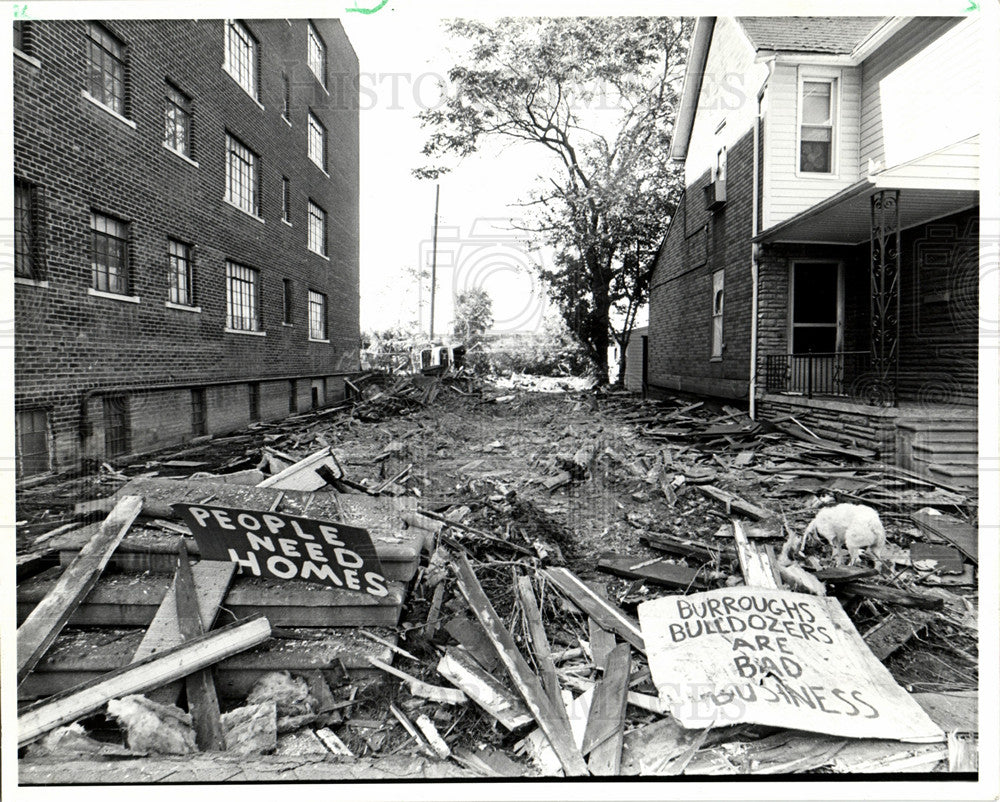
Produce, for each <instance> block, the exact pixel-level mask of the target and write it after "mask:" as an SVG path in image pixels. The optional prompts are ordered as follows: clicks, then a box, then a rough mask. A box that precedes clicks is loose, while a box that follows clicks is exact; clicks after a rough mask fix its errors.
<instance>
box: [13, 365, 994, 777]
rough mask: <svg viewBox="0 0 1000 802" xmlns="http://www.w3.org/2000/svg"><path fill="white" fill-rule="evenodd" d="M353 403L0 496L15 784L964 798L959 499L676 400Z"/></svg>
mask: <svg viewBox="0 0 1000 802" xmlns="http://www.w3.org/2000/svg"><path fill="white" fill-rule="evenodd" d="M351 389H352V396H353V398H352V399H351V400H350V401H349V402H346V403H345V404H343V405H341V406H339V407H337V408H333V409H329V410H321V411H317V412H313V413H310V414H306V415H299V416H296V417H294V418H289V419H286V420H284V421H281V422H277V423H266V424H265V423H258V424H253V425H251V426H250V427H249V428H248V429H247V430H246V431H244V432H239V433H233V434H230V435H224V436H217V437H214V438H211V439H207V438H206V439H204V440H203V441H201V442H196V443H194V444H188V445H186V446H184V447H176V448H173V449H170V450H165V451H163V452H162V453H160V454H157V455H154V456H144V457H140V458H136V459H134V460H132V461H129V462H128V463H127V464H126V463H116V464H115V465H109V464H104V465H103V466H101V468H100V470H99V471H97V472H96V473H94V474H92V475H87V476H82V477H75V478H74V477H62V478H60V479H54V480H50V481H47V482H45V483H40V484H35V485H34V486H31V487H24V488H22V489H21V490H20V491H19V498H18V558H17V564H18V591H17V593H18V623H19V629H18V682H19V688H18V700H19V716H18V727H19V744H20V747H21V750H20V765H19V769H20V782H21V783H25V784H48V783H121V782H219V781H223V780H232V781H251V780H268V781H290V780H304V779H310V780H338V779H345V780H357V779H408V780H415V779H421V778H423V779H440V778H488V777H492V778H497V777H510V778H520V777H540V776H584V775H597V776H605V777H607V776H618V775H622V776H629V775H631V776H635V775H641V776H671V775H673V776H677V775H743V774H769V775H786V774H795V773H808V772H821V773H830V774H857V773H924V772H959V773H963V774H966V775H968V773H970V772H973V773H974V772H976V771H977V767H978V753H977V730H978V725H977V704H976V698H977V696H976V693H977V688H978V653H977V641H978V619H977V589H976V582H977V570H978V566H977V560H978V553H977V548H976V543H977V538H976V526H977V520H976V509H977V507H976V495H975V492H974V491H972V490H969V489H967V488H961V487H954V486H949V485H946V484H941V483H939V482H937V481H934V480H929V479H925V478H921V477H918V476H915V475H912V474H910V473H908V472H906V471H903V470H901V469H899V468H896V467H894V466H891V465H885V464H882V463H880V462H878V461H877V460H876V458H875V456H876V455H875V454H874V453H872V452H870V451H867V450H864V449H860V448H856V447H851V446H845V445H844V444H842V443H834V442H831V441H828V440H824V439H821V438H819V437H816V436H815V435H814V434H813V433H812V432H810V431H809V430H808V429H806V428H805V427H803V426H802V425H801V424H799V423H798V422H797V421H796V420H795V419H794V418H789V419H786V420H782V421H777V422H776V423H775V424H773V425H772V424H764V423H762V422H756V421H752V420H750V419H749V418H748V417H747V415H746V413H745V412H742V411H740V410H738V409H735V408H732V407H728V406H719V405H717V404H712V403H709V402H704V401H697V400H694V399H687V398H684V399H682V398H676V399H669V400H665V401H657V402H654V401H644V400H641V399H639V398H638V397H636V396H634V395H630V394H627V393H620V392H608V391H604V390H593V389H584V388H582V387H581V386H580V383H579V382H574V381H573V380H566V381H559V380H545V381H542V380H530V379H522V380H509V381H506V382H501V383H498V384H488V383H485V382H482V381H480V380H477V379H475V378H472V377H469V376H463V375H461V374H460V375H459V376H458V377H444V378H426V377H396V376H384V375H377V374H373V375H368V376H364V377H361V378H359V379H358V380H356V381H355V382H352V388H351ZM835 503H840V504H851V505H861V506H863V507H867V508H870V509H871V510H874V511H875V513H877V518H878V521H879V522H880V523H881V526H882V527H883V528H884V535H885V537H884V544H883V543H878V544H876V543H875V542H874V540H873V541H872V542H870V543H868V542H865V543H861V544H860V545H859V546H858V547H859V548H863V553H862V555H861V556H860V557H859V558H855V555H854V554H848V553H847V550H846V548H845V547H850V545H851V542H852V541H851V539H850V537H848V538H846V542H845V538H844V536H843V534H842V535H841V537H840V539H839V541H838V538H837V537H836V536H835V535H831V534H826V533H824V532H821V531H820V532H817V533H815V534H812V535H810V536H807V535H806V533H807V529H808V528H809V524H810V523H811V522H812V521H813V520H814V518H816V516H817V514H818V512H819V510H820V509H823V508H829V507H830V506H832V505H833V504H835ZM192 507H194V508H195V509H206V510H209V509H218V510H228V511H230V512H232V513H233V518H234V519H236V516H237V515H238V514H239V512H238V511H250V512H252V513H256V516H253V515H252V516H251V517H249V518H246V519H242V522H241V525H242V526H243V527H244V528H246V529H248V530H249V529H251V527H258V528H259V527H261V526H262V524H261V520H263V517H266V516H264V514H265V513H270V514H272V522H273V525H274V526H275V527H279V526H286V525H287V527H288V528H287V529H284V530H282V532H281V535H284V534H285V533H286V532H289V531H292V530H293V529H294V530H295V531H296V532H298V533H300V540H299V541H297V542H296V544H291V545H288V544H286V545H280V544H281V540H280V536H281V535H277V534H276V536H275V538H274V541H273V542H269V545H264V541H263V540H262V538H260V537H258V538H257V540H253V539H250V541H249V542H250V543H251V544H255V545H253V546H252V547H249V548H251V550H255V553H256V555H257V556H253V559H254V560H255V562H253V565H251V564H250V556H252V555H251V553H250V551H248V552H246V553H243V552H240V553H239V554H238V555H236V552H235V551H233V552H232V554H233V555H236V556H232V555H231V559H230V561H227V560H226V559H218V555H216V554H212V553H210V549H211V546H210V545H209V546H207V547H206V543H208V541H207V540H206V537H203V536H199V533H198V532H194V533H192V531H191V530H192V520H195V521H196V520H198V519H197V518H195V519H192V518H189V517H185V515H184V514H183V509H182V508H184V509H190V508H192ZM854 509H855V510H856V507H855V508H854ZM221 514H222V513H220V515H221ZM247 514H249V513H247ZM206 518H207V514H206ZM225 520H227V521H228V520H229V519H225ZM249 521H253V523H252V524H251V523H249ZM293 521H294V522H298V525H299V527H302V528H295V526H294V525H293ZM310 521H314V522H333V524H334V525H336V524H339V525H340V527H339V528H338V530H337V532H338V537H341V538H342V540H338V541H336V542H337V543H340V544H341V545H340V549H341V554H340V557H339V558H338V559H341V562H340V566H341V568H343V570H342V571H339V569H338V571H339V573H337V572H334V571H333V570H329V571H325V572H323V571H320V570H319V569H317V568H316V565H321V564H325V563H323V559H325V558H321V557H320V556H319V551H315V555H316V560H317V563H316V565H314V567H313V569H312V570H313V571H314V574H315V575H314V576H312V577H309V576H308V574H307V572H306V569H304V568H302V566H304V565H305V564H306V563H305V562H303V561H302V559H301V558H302V555H303V554H305V553H307V549H305V548H303V546H302V544H303V542H304V541H302V540H301V538H305V539H306V540H307V541H310V542H313V537H312V536H311V535H309V534H308V524H309V522H310ZM355 530H357V531H358V532H364V533H366V534H365V535H364V537H362V536H361V535H358V537H359V538H360V540H358V541H357V542H360V543H363V542H366V541H365V538H370V543H371V546H372V547H373V550H374V553H373V554H372V555H367V556H366V554H365V553H364V550H363V548H362V546H357V545H354V543H355V542H354V541H350V540H349V538H351V537H354V533H355ZM253 531H257V529H256V528H255V529H254V530H253ZM261 531H264V530H261ZM277 531H278V530H277V528H276V529H275V530H274V532H276V533H277ZM316 537H317V538H318V537H319V536H318V535H317V536H316ZM828 538H829V539H828ZM329 542H330V543H331V544H332V543H333V541H332V540H331V541H329ZM344 542H347V545H346V546H345V545H344ZM288 543H291V541H288ZM276 544H279V545H276ZM855 545H858V544H857V542H856V541H855ZM279 548H280V549H284V551H283V552H281V551H279ZM206 549H208V551H206ZM352 549H353V551H352ZM347 552H350V554H351V555H353V557H352V556H348V557H347V558H343V555H344V554H346V553H347ZM876 552H877V553H876ZM308 553H309V554H313V552H312V551H308ZM272 554H273V555H276V556H278V557H280V558H281V559H280V560H279V561H277V562H275V561H273V560H271V559H270V557H269V555H272ZM324 554H325V552H324ZM331 554H332V552H331ZM258 557H259V559H258ZM354 557H356V558H357V562H356V565H357V566H362V565H364V567H365V568H371V567H372V566H376V567H377V568H378V571H371V572H370V573H373V574H375V575H377V576H378V577H380V578H381V579H382V580H384V581H383V582H382V583H381V584H380V583H378V582H375V581H373V582H372V583H371V584H369V585H368V586H367V588H366V587H365V586H363V585H362V584H360V582H361V580H356V582H355V581H352V579H347V578H345V577H352V578H356V575H358V574H363V573H364V568H361V567H357V568H356V570H355V569H352V568H351V567H350V566H352V565H355V563H353V562H350V560H353V559H354ZM237 558H240V559H242V562H241V563H240V564H241V565H242V566H243V567H242V569H241V570H240V571H237V570H236V569H237V565H236V563H235V562H233V561H231V560H235V559H237ZM265 558H267V559H265ZM849 558H850V559H849ZM330 559H331V560H333V557H330ZM331 564H332V563H331ZM289 565H291V566H293V568H294V570H293V568H289V567H288V566H289ZM254 566H256V569H255V568H254ZM300 568H302V570H301V571H300V570H299V569H300ZM352 570H355V573H354V574H351V573H349V572H350V571H352ZM255 572H256V573H258V574H259V575H253V574H254V573H255ZM296 572H298V573H297V574H296V575H294V576H293V573H296ZM303 575H306V579H303ZM321 575H322V576H321ZM320 578H323V579H324V580H325V581H317V580H318V579H320ZM338 583H339V585H338ZM381 591H384V593H383V592H381Z"/></svg>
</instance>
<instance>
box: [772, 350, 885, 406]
mask: <svg viewBox="0 0 1000 802" xmlns="http://www.w3.org/2000/svg"><path fill="white" fill-rule="evenodd" d="M871 361H872V360H871V353H870V352H868V351H837V352H833V353H818V354H772V355H769V356H768V357H767V361H766V364H765V373H764V388H765V389H766V390H767V391H768V392H772V393H800V394H802V395H804V396H806V397H807V398H812V397H813V396H814V395H835V396H838V395H839V396H850V395H854V394H855V393H856V392H857V389H858V388H857V383H858V382H859V380H860V381H863V379H864V377H865V376H866V375H868V374H869V371H870V370H871Z"/></svg>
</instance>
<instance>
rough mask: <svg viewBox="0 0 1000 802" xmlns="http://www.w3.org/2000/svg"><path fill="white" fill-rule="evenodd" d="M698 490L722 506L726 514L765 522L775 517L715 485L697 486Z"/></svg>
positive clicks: (769, 511) (769, 512)
mask: <svg viewBox="0 0 1000 802" xmlns="http://www.w3.org/2000/svg"><path fill="white" fill-rule="evenodd" d="M698 489H699V490H701V492H702V493H704V494H705V495H706V496H708V497H709V498H713V499H715V500H716V501H719V502H721V503H722V504H724V505H725V507H726V514H729V512H730V511H736V512H738V513H740V514H741V515H745V516H747V517H748V518H753V519H754V520H755V521H766V520H768V519H769V518H773V517H775V513H773V512H771V510H766V509H764V508H763V507H758V506H757V505H756V504H751V503H750V502H749V501H746V500H745V499H742V498H740V497H739V496H737V495H736V494H735V493H730V492H729V491H728V490H723V489H722V488H719V487H716V486H715V485H698Z"/></svg>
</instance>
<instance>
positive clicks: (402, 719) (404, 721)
mask: <svg viewBox="0 0 1000 802" xmlns="http://www.w3.org/2000/svg"><path fill="white" fill-rule="evenodd" d="M389 712H390V713H392V715H393V716H395V718H396V721H398V722H399V723H400V724H401V725H402V726H403V729H404V730H406V732H407V734H408V735H409V736H410V738H412V739H413V742H414V743H415V744H416V745H417V748H418V749H419V750H420V751H421V752H423V753H424V754H425V755H427V756H428V757H435V754H434V750H433V749H431V747H430V745H429V744H428V743H427V741H425V740H424V739H423V736H421V735H420V732H419V731H418V730H417V728H416V727H414V726H413V722H412V721H410V720H409V719H408V718H407V717H406V714H405V713H403V711H402V710H400V709H399V708H398V707H396V705H394V704H390V705H389Z"/></svg>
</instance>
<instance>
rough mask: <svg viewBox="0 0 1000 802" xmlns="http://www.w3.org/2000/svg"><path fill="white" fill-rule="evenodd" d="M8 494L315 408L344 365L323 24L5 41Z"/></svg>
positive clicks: (338, 147)
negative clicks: (11, 391) (12, 485)
mask: <svg viewBox="0 0 1000 802" xmlns="http://www.w3.org/2000/svg"><path fill="white" fill-rule="evenodd" d="M14 39H15V41H14V44H15V50H14V59H13V62H14V66H13V69H14V195H15V198H14V200H15V203H14V208H15V240H14V244H15V277H14V287H15V299H14V300H15V327H16V337H15V340H16V342H15V386H16V389H15V412H16V439H17V470H18V474H19V477H20V478H24V477H27V476H31V475H35V474H40V473H45V472H47V471H61V470H65V469H69V468H73V467H75V466H78V465H79V464H80V463H81V460H82V459H94V458H96V459H110V458H113V457H116V456H120V455H125V454H132V453H141V452H144V451H149V450H152V449H156V448H159V447H161V446H164V445H168V444H171V443H176V442H181V441H183V440H185V439H187V438H191V437H193V436H197V435H204V434H213V433H217V432H224V431H227V430H232V429H237V428H240V427H242V426H245V425H246V424H248V423H249V422H250V421H253V420H267V419H274V418H280V417H282V416H286V415H288V414H290V413H294V412H297V411H305V410H307V409H310V408H314V407H319V406H324V405H326V404H329V403H331V402H333V401H334V400H336V399H338V398H340V397H341V396H342V394H343V376H344V375H345V374H346V373H349V372H352V371H355V370H357V369H358V367H359V359H358V347H359V320H358V313H359V297H358V236H359V235H358V191H359V187H358V147H359V139H358V137H359V135H358V104H357V80H358V62H357V57H356V56H355V54H354V51H353V49H352V47H351V45H350V42H349V41H348V39H347V36H346V35H345V33H344V30H343V28H342V26H341V25H340V23H339V22H338V21H337V20H312V21H309V20H304V19H299V20H283V19H282V20H242V21H241V20H203V21H188V20H180V21H149V20H110V21H100V22H98V21H76V20H65V21H31V22H20V23H15V29H14Z"/></svg>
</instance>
